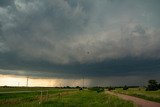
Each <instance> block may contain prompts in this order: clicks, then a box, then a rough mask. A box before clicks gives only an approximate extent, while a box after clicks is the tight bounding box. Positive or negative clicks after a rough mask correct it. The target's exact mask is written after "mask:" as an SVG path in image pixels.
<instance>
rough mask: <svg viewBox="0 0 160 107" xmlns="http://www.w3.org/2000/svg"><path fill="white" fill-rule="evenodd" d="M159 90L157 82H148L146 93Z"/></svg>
mask: <svg viewBox="0 0 160 107" xmlns="http://www.w3.org/2000/svg"><path fill="white" fill-rule="evenodd" d="M158 89H159V86H158V83H157V81H156V80H149V81H148V87H147V88H146V91H156V90H158Z"/></svg>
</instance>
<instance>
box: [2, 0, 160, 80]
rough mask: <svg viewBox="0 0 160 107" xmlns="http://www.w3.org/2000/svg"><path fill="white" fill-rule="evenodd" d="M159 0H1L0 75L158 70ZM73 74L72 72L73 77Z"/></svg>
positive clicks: (91, 74) (63, 75) (144, 72)
mask: <svg viewBox="0 0 160 107" xmlns="http://www.w3.org/2000/svg"><path fill="white" fill-rule="evenodd" d="M158 4H159V0H152V1H150V0H141V1H139V0H136V1H135V0H121V1H119V0H101V1H97V0H54V1H53V0H34V1H32V0H29V1H28V0H1V1H0V68H1V71H0V73H2V74H15V75H16V74H17V75H33V76H46V77H52V76H55V77H61V78H70V77H76V78H79V77H81V76H82V72H85V75H86V76H88V77H96V76H98V77H105V76H113V75H114V76H130V75H134V76H136V75H150V74H156V73H157V74H158V75H159V74H160V73H159V70H160V68H159V63H160V61H159V60H160V46H159V43H160V36H159V35H160V21H159V19H160V13H159V9H160V7H159V5H158ZM75 75H76V76H75Z"/></svg>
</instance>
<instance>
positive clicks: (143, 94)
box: [114, 88, 160, 102]
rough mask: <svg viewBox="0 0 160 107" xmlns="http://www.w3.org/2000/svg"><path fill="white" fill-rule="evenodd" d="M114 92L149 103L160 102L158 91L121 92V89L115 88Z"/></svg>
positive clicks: (141, 89) (136, 90) (131, 89)
mask: <svg viewBox="0 0 160 107" xmlns="http://www.w3.org/2000/svg"><path fill="white" fill-rule="evenodd" d="M114 92H118V93H122V94H127V95H131V96H135V97H139V98H143V99H146V100H150V101H155V102H160V90H157V91H145V88H129V89H128V90H123V88H116V89H115V90H114Z"/></svg>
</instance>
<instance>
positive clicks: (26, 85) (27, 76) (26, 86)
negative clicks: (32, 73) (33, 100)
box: [26, 76, 29, 87]
mask: <svg viewBox="0 0 160 107" xmlns="http://www.w3.org/2000/svg"><path fill="white" fill-rule="evenodd" d="M28 78H29V77H28V76H27V83H26V87H28Z"/></svg>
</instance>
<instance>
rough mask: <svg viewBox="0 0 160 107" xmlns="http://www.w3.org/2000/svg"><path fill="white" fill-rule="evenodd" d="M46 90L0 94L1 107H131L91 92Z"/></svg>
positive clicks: (120, 101) (126, 102) (124, 102)
mask: <svg viewBox="0 0 160 107" xmlns="http://www.w3.org/2000/svg"><path fill="white" fill-rule="evenodd" d="M22 89H23V90H35V89H36V90H40V89H39V88H28V89H27V88H16V90H15V89H12V88H10V89H7V88H6V89H0V90H1V91H0V92H2V91H3V92H4V91H6V90H7V91H17V90H22ZM41 89H43V90H44V89H48V90H49V91H48V95H47V91H45V92H43V96H42V97H41V92H39V91H36V92H30V93H10V94H6V93H5V94H4V93H3V94H0V105H1V107H6V106H7V107H133V106H134V105H133V103H132V102H129V101H125V100H122V99H119V98H117V97H115V96H111V95H108V94H106V93H104V92H101V93H97V92H96V91H91V90H87V89H86V90H81V91H80V90H78V89H55V88H41Z"/></svg>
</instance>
